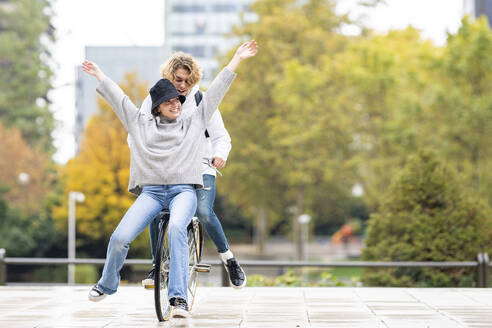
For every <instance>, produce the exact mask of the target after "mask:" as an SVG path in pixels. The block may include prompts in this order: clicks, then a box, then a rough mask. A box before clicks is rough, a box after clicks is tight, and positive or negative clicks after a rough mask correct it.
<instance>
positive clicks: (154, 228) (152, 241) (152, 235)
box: [149, 218, 159, 266]
mask: <svg viewBox="0 0 492 328" xmlns="http://www.w3.org/2000/svg"><path fill="white" fill-rule="evenodd" d="M158 225H159V220H158V218H155V219H154V220H153V221H152V222H151V223H150V225H149V235H150V253H151V255H152V266H154V265H155V257H154V254H155V247H156V243H157V239H158V238H159V236H157V235H156V234H157V231H158V229H157V228H158Z"/></svg>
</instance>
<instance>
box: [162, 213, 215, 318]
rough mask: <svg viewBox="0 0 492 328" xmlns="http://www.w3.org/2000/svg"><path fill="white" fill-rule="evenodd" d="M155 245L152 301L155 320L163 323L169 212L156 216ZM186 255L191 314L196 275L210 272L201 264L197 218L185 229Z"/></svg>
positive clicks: (167, 279) (166, 298)
mask: <svg viewBox="0 0 492 328" xmlns="http://www.w3.org/2000/svg"><path fill="white" fill-rule="evenodd" d="M158 219H159V223H158V226H157V234H158V238H157V244H156V248H155V275H154V301H155V311H156V314H157V319H159V321H165V320H166V319H167V318H166V319H165V318H164V315H163V312H165V310H166V308H167V306H168V297H167V287H168V282H169V243H168V239H167V226H168V223H169V211H167V210H163V211H161V212H160V213H159V215H158ZM187 231H188V251H189V252H188V254H189V257H190V264H189V268H188V288H187V289H188V308H189V311H190V312H191V310H192V308H193V304H194V302H195V296H196V289H197V286H198V273H199V272H210V268H211V265H210V264H201V263H200V261H201V258H202V249H203V227H202V225H201V224H200V221H199V220H198V218H197V217H193V219H192V220H191V222H190V224H189V225H188V227H187Z"/></svg>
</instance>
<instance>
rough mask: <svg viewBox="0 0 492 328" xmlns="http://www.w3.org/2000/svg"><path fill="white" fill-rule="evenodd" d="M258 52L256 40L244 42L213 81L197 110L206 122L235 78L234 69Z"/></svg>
mask: <svg viewBox="0 0 492 328" xmlns="http://www.w3.org/2000/svg"><path fill="white" fill-rule="evenodd" d="M257 52H258V45H257V44H256V41H255V40H251V41H249V42H246V43H243V44H242V45H241V46H240V47H239V48H238V49H237V50H236V53H235V54H234V57H232V59H231V61H230V62H229V64H227V66H226V67H225V68H224V69H223V70H222V71H221V72H220V73H219V74H218V75H217V76H216V77H215V79H214V80H213V81H212V83H211V84H210V87H209V88H208V90H207V92H205V95H204V96H203V101H202V102H201V103H200V105H199V107H198V111H197V113H198V114H199V115H201V119H202V121H203V122H205V124H207V123H208V122H209V121H210V118H211V117H212V115H213V113H214V112H215V110H216V109H217V107H218V106H219V104H220V102H221V101H222V99H223V98H224V96H225V94H226V93H227V90H228V89H229V87H230V85H231V83H232V80H234V78H235V76H236V73H234V71H235V70H236V68H237V66H238V65H239V63H241V62H242V61H243V60H244V59H246V58H250V57H253V56H255V55H256V53H257Z"/></svg>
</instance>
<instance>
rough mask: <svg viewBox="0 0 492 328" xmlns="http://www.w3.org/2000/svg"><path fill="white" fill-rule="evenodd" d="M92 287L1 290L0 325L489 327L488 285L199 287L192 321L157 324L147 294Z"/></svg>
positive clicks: (490, 302)
mask: <svg viewBox="0 0 492 328" xmlns="http://www.w3.org/2000/svg"><path fill="white" fill-rule="evenodd" d="M89 288H90V286H76V287H68V286H58V287H18V286H15V287H14V286H6V287H0V327H8V328H24V327H26V328H27V327H36V328H48V327H49V328H58V327H60V328H61V327H63V328H71V327H77V328H81V327H91V328H94V327H101V328H114V327H147V328H148V327H194V328H199V327H218V328H220V327H238V328H246V327H249V328H254V327H262V328H267V327H272V328H274V327H293V328H319V327H324V328H331V327H340V328H344V327H364V328H371V327H377V328H379V327H383V328H393V327H394V328H410V327H411V328H419V327H426V328H428V327H431V328H438V327H439V328H441V327H442V328H455V327H456V328H458V327H460V328H461V327H492V289H463V288H460V289H458V288H457V289H451V288H443V289H406V288H394V289H392V288H246V289H243V290H240V291H237V290H233V289H231V288H214V287H200V288H199V291H198V297H197V300H196V304H195V306H194V308H193V311H192V315H193V317H192V318H191V319H189V320H185V321H183V320H176V321H171V322H165V323H159V322H158V321H157V320H156V318H155V311H154V302H153V293H152V292H149V291H146V290H143V289H142V288H140V287H136V286H133V287H131V286H122V287H121V288H120V289H119V291H118V293H117V294H115V295H114V296H110V297H107V298H106V299H105V300H103V301H102V302H100V303H92V302H89V301H88V300H87V292H88V290H89Z"/></svg>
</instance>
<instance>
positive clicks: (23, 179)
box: [18, 172, 30, 186]
mask: <svg viewBox="0 0 492 328" xmlns="http://www.w3.org/2000/svg"><path fill="white" fill-rule="evenodd" d="M18 179H19V184H20V185H22V186H25V185H26V184H28V183H29V179H30V177H29V174H27V173H26V172H21V173H19V176H18Z"/></svg>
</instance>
